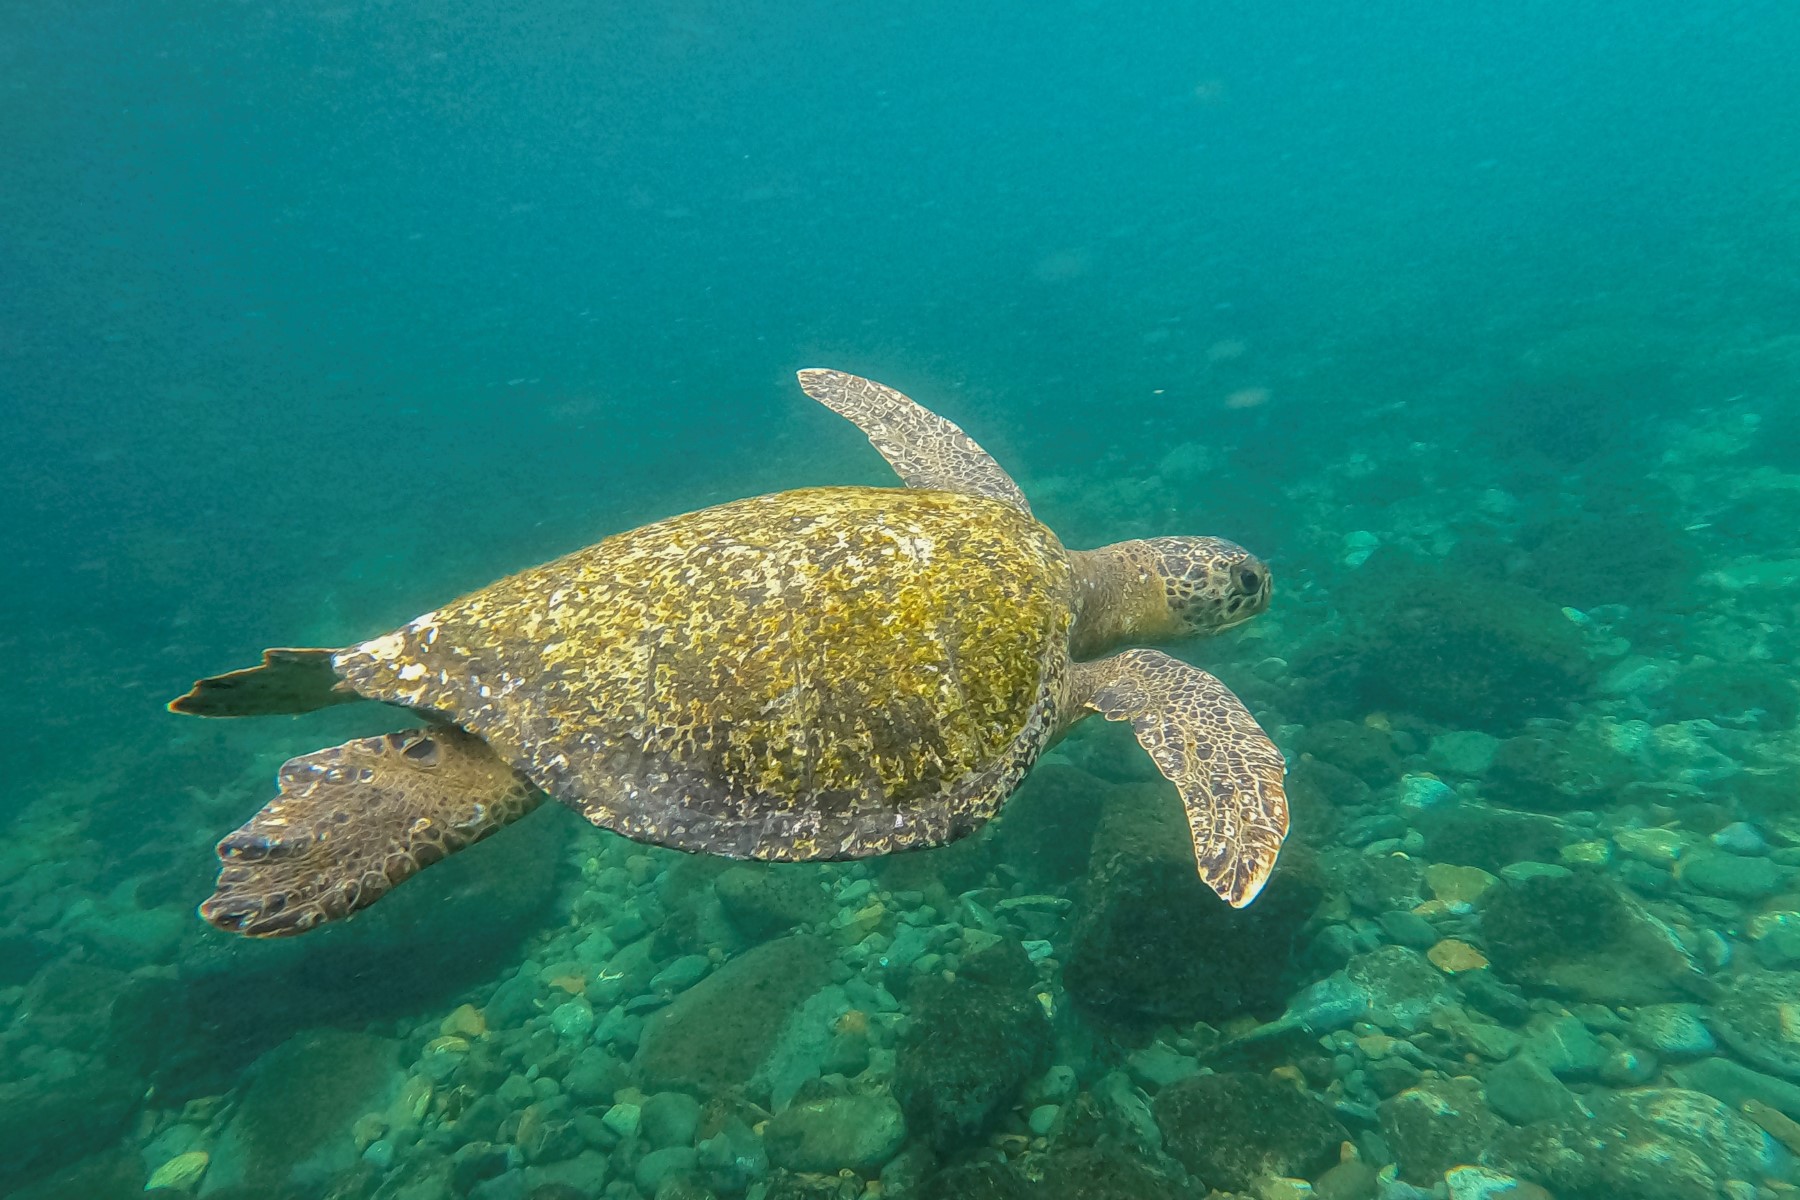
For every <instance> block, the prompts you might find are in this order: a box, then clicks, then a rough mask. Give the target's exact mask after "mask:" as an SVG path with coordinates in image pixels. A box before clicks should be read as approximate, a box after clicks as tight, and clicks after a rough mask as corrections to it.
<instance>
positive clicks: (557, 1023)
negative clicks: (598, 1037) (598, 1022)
mask: <svg viewBox="0 0 1800 1200" xmlns="http://www.w3.org/2000/svg"><path fill="white" fill-rule="evenodd" d="M550 1028H552V1029H554V1030H556V1036H558V1037H560V1038H561V1039H562V1040H563V1041H565V1042H583V1041H586V1040H587V1036H588V1034H590V1033H592V1032H593V1030H594V1009H593V1007H592V1006H591V1005H589V1004H588V1002H587V1000H586V999H585V998H583V997H581V996H577V997H575V998H574V999H573V1000H567V1001H565V1002H563V1003H562V1004H559V1005H557V1006H556V1007H555V1008H553V1009H551V1010H550Z"/></svg>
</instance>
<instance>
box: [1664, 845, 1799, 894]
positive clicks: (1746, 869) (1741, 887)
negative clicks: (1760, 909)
mask: <svg viewBox="0 0 1800 1200" xmlns="http://www.w3.org/2000/svg"><path fill="white" fill-rule="evenodd" d="M1787 876H1788V871H1787V869H1786V868H1783V867H1779V866H1777V865H1776V864H1774V863H1772V862H1770V861H1769V860H1768V859H1766V858H1743V857H1741V856H1739V855H1736V854H1726V853H1723V852H1713V853H1708V854H1695V855H1692V856H1690V857H1688V858H1684V859H1682V860H1681V863H1680V865H1679V868H1678V869H1677V873H1676V877H1677V878H1678V879H1680V880H1681V882H1682V883H1684V884H1686V885H1687V886H1688V887H1690V888H1693V889H1694V890H1695V891H1697V892H1704V893H1706V894H1707V895H1709V896H1717V897H1719V898H1721V899H1726V900H1758V899H1761V898H1762V897H1764V896H1769V895H1773V894H1774V893H1775V892H1777V891H1780V890H1781V887H1782V885H1783V884H1784V883H1785V882H1786V881H1787Z"/></svg>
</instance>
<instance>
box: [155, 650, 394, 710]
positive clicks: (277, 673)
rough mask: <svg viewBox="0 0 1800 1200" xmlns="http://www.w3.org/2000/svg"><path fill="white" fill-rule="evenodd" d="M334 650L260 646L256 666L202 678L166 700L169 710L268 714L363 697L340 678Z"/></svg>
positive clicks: (326, 705)
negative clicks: (265, 648) (333, 660)
mask: <svg viewBox="0 0 1800 1200" xmlns="http://www.w3.org/2000/svg"><path fill="white" fill-rule="evenodd" d="M336 653H337V651H336V650H315V649H310V648H309V649H294V648H292V647H281V648H279V649H275V650H264V651H263V660H262V662H261V663H260V664H259V665H257V666H254V667H245V668H243V669H242V670H238V671H227V672H226V673H225V674H223V675H213V676H211V677H209V678H206V679H202V680H200V681H199V682H198V683H196V684H194V686H193V687H191V688H189V689H188V690H187V691H186V692H185V693H183V694H182V695H180V696H177V697H175V699H173V700H171V701H169V711H170V712H176V713H187V714H188V715H189V716H195V717H266V716H273V715H276V714H283V713H303V712H311V711H313V710H314V709H315V708H327V707H329V706H331V705H333V704H348V703H350V702H352V701H354V700H360V699H361V698H362V697H360V696H358V695H357V694H356V693H355V692H353V691H351V690H350V688H349V686H348V685H347V684H345V683H344V681H343V680H341V679H339V678H338V674H337V671H336V669H335V668H333V667H332V665H331V658H332V656H333V655H334V654H336Z"/></svg>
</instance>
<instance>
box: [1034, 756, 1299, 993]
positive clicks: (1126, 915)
mask: <svg viewBox="0 0 1800 1200" xmlns="http://www.w3.org/2000/svg"><path fill="white" fill-rule="evenodd" d="M1088 879H1089V890H1088V902H1087V904H1086V905H1085V907H1084V910H1083V912H1082V915H1081V917H1080V919H1079V920H1078V921H1077V923H1076V926H1075V930H1074V933H1073V936H1072V939H1071V943H1072V944H1071V945H1070V948H1069V951H1068V959H1067V965H1066V968H1065V971H1064V982H1065V984H1066V986H1067V987H1068V989H1069V994H1070V997H1071V998H1072V999H1073V1000H1074V1001H1075V1003H1076V1004H1077V1005H1079V1006H1080V1007H1081V1008H1083V1009H1084V1010H1086V1011H1087V1012H1088V1013H1090V1014H1092V1015H1094V1016H1097V1017H1100V1018H1102V1019H1104V1020H1108V1021H1116V1022H1121V1023H1126V1024H1135V1025H1143V1024H1150V1023H1156V1022H1161V1021H1176V1022H1191V1021H1196V1020H1213V1021H1217V1020H1222V1019H1224V1018H1226V1017H1228V1016H1231V1015H1233V1014H1236V1013H1239V1012H1242V1011H1244V1010H1245V1009H1250V1010H1263V1011H1273V1010H1277V1009H1279V1008H1280V1007H1281V1006H1282V1004H1283V1002H1284V1001H1285V999H1286V995H1287V992H1288V989H1289V983H1288V979H1287V972H1288V971H1289V969H1290V956H1289V954H1288V949H1289V947H1290V946H1291V945H1292V943H1293V941H1294V938H1295V937H1296V936H1297V934H1298V932H1299V930H1300V928H1301V926H1302V925H1303V924H1304V922H1305V921H1306V919H1307V918H1308V917H1309V916H1310V915H1311V914H1312V910H1313V908H1314V907H1315V906H1316V905H1317V903H1318V899H1319V896H1320V895H1321V891H1322V886H1321V883H1320V882H1319V879H1318V876H1317V871H1316V867H1315V866H1314V862H1313V860H1312V859H1311V858H1310V857H1309V856H1308V855H1307V854H1306V853H1305V848H1304V847H1303V846H1295V845H1293V844H1290V845H1289V847H1288V849H1287V850H1286V851H1285V852H1284V853H1283V854H1282V858H1281V862H1280V864H1278V865H1277V867H1276V870H1275V875H1274V877H1273V878H1272V879H1271V880H1270V882H1269V884H1268V886H1267V888H1266V889H1265V890H1264V892H1263V894H1262V895H1261V896H1260V897H1258V899H1257V901H1256V903H1255V904H1253V905H1251V906H1250V907H1249V908H1247V909H1234V908H1232V907H1231V906H1229V905H1228V904H1226V903H1225V902H1224V901H1223V900H1221V899H1219V898H1218V896H1216V895H1215V894H1214V893H1213V892H1212V890H1211V889H1210V888H1208V887H1207V886H1206V885H1205V884H1204V883H1202V882H1201V881H1200V878H1199V875H1198V873H1197V872H1196V871H1195V870H1194V851H1193V842H1192V835H1191V834H1190V832H1189V830H1188V826H1187V818H1186V816H1185V814H1184V813H1183V812H1182V809H1181V804H1180V801H1179V800H1178V798H1177V797H1176V795H1175V791H1174V789H1173V788H1170V787H1168V786H1167V785H1162V784H1133V785H1121V786H1118V787H1116V788H1114V789H1113V790H1112V791H1111V792H1110V793H1109V795H1108V798H1107V805H1106V808H1105V811H1104V812H1103V813H1102V815H1101V818H1100V826H1099V829H1098V830H1097V831H1096V833H1095V835H1094V846H1093V856H1092V859H1091V863H1090V867H1089V874H1088Z"/></svg>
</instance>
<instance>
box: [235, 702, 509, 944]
mask: <svg viewBox="0 0 1800 1200" xmlns="http://www.w3.org/2000/svg"><path fill="white" fill-rule="evenodd" d="M279 780H280V783H281V794H280V795H278V796H276V797H275V799H274V800H272V801H270V802H269V803H268V804H267V805H266V806H265V807H264V808H263V810H262V811H261V812H259V813H257V814H256V815H255V816H254V817H252V818H251V819H250V822H249V823H248V824H246V825H244V826H243V827H242V828H240V829H238V830H236V831H235V832H233V833H231V834H229V835H227V836H226V838H225V839H224V840H223V841H221V842H220V843H219V846H218V853H219V862H220V864H221V865H220V869H219V883H218V888H217V889H216V890H215V891H214V892H213V894H212V896H211V898H209V899H208V900H207V901H206V902H205V903H203V904H202V905H201V906H200V915H201V916H203V917H205V918H206V919H207V920H208V921H210V922H212V923H213V924H214V925H217V926H218V927H219V928H220V929H224V930H228V931H230V932H233V933H241V934H244V935H246V936H248V937H282V936H285V935H287V934H294V933H305V932H306V931H307V930H308V929H311V928H313V927H314V926H317V925H321V924H323V923H324V922H326V921H334V920H336V919H338V918H339V917H345V916H349V915H350V914H351V913H353V912H355V911H356V910H358V909H360V908H366V907H368V906H369V905H371V904H373V903H374V902H375V901H376V900H378V899H380V898H381V896H382V895H383V894H384V893H386V892H387V890H388V889H389V888H391V887H393V886H394V885H395V884H397V883H399V882H401V881H402V880H404V879H406V878H407V877H408V876H410V875H412V874H413V873H414V872H416V871H418V870H419V869H420V868H422V867H428V866H430V865H431V864H432V863H434V862H437V861H439V860H440V859H442V858H445V857H446V856H448V855H451V854H454V853H456V851H458V850H461V849H462V848H463V847H465V846H468V845H471V844H472V843H475V842H478V841H480V840H481V839H482V838H484V837H486V836H487V835H488V834H490V833H493V832H494V831H495V830H496V829H499V828H500V827H501V826H502V825H506V824H508V823H510V822H512V821H516V820H518V819H519V818H520V817H522V816H524V815H525V814H526V813H528V812H530V811H531V810H532V809H534V808H536V807H537V805H538V802H539V801H540V800H541V799H543V796H542V794H541V793H540V792H538V791H537V790H536V789H535V788H533V787H532V786H531V784H529V783H528V782H526V780H525V779H524V778H523V777H522V776H520V775H519V774H518V773H517V772H515V771H514V770H513V769H512V768H511V767H510V766H508V765H507V764H506V763H505V762H504V761H502V760H501V759H500V757H499V756H498V755H496V754H495V753H494V752H493V751H492V750H490V749H489V748H488V746H487V743H485V742H483V741H482V740H481V739H480V738H477V737H474V736H473V735H471V734H468V733H465V732H463V731H462V730H460V729H457V728H455V727H453V726H437V727H433V728H431V729H413V730H408V731H406V732H404V733H390V734H386V735H384V736H382V737H372V738H358V739H356V740H355V741H351V742H345V743H344V744H343V745H341V746H333V747H331V748H330V749H329V750H318V751H315V752H313V753H312V754H303V755H301V756H300V757H298V758H290V759H289V760H288V761H287V762H286V763H285V764H283V765H282V768H281V773H280V775H279Z"/></svg>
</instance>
